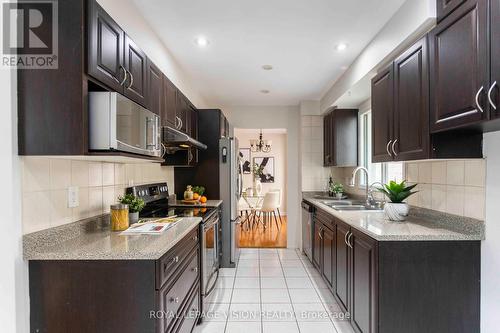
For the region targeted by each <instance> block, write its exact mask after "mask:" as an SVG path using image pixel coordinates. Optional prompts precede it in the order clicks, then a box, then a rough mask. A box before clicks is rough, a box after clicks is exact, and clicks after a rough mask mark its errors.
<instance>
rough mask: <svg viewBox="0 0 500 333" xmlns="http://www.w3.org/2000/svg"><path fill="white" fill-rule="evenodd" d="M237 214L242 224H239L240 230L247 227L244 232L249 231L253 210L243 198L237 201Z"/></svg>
mask: <svg viewBox="0 0 500 333" xmlns="http://www.w3.org/2000/svg"><path fill="white" fill-rule="evenodd" d="M249 211H250V213H249ZM238 212H239V214H240V217H241V219H242V220H243V222H241V228H242V229H243V227H244V226H245V225H247V227H246V230H250V219H251V216H252V214H253V209H252V207H250V206H249V205H248V203H247V202H246V201H245V200H244V199H243V198H240V200H239V201H238Z"/></svg>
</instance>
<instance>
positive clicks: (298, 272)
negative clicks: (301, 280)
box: [283, 267, 309, 277]
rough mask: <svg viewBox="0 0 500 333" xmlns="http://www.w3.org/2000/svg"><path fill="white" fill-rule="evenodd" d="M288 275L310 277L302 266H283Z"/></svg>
mask: <svg viewBox="0 0 500 333" xmlns="http://www.w3.org/2000/svg"><path fill="white" fill-rule="evenodd" d="M283 272H284V273H285V276H286V277H289V276H290V277H308V276H309V275H307V272H306V271H305V269H304V268H302V267H283Z"/></svg>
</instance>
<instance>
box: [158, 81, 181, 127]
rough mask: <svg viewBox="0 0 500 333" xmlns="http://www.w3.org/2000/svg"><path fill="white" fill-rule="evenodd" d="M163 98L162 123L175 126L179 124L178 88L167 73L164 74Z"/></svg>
mask: <svg viewBox="0 0 500 333" xmlns="http://www.w3.org/2000/svg"><path fill="white" fill-rule="evenodd" d="M163 98H164V102H163V108H162V117H161V123H162V125H163V126H172V127H174V128H175V127H176V125H177V124H178V121H176V112H177V88H176V87H175V86H174V84H173V83H172V82H171V81H170V80H169V79H168V78H167V77H166V76H165V75H163Z"/></svg>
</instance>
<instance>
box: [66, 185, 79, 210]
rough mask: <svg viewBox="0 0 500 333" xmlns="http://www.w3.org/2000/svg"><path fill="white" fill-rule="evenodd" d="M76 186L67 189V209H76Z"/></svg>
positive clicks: (77, 204) (77, 203)
mask: <svg viewBox="0 0 500 333" xmlns="http://www.w3.org/2000/svg"><path fill="white" fill-rule="evenodd" d="M79 205H80V203H79V202H78V186H70V187H68V208H75V207H78V206H79Z"/></svg>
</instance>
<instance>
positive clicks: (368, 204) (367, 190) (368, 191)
mask: <svg viewBox="0 0 500 333" xmlns="http://www.w3.org/2000/svg"><path fill="white" fill-rule="evenodd" d="M359 171H364V172H365V174H366V184H369V182H368V169H366V168H365V167H361V166H359V167H357V168H356V169H354V170H353V171H352V176H351V181H350V182H349V186H355V185H356V175H357V174H358V172H359ZM370 196H371V195H370V186H368V185H367V186H366V205H367V206H371V205H372V200H373V199H370Z"/></svg>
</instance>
